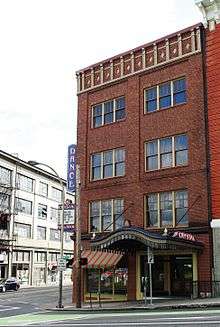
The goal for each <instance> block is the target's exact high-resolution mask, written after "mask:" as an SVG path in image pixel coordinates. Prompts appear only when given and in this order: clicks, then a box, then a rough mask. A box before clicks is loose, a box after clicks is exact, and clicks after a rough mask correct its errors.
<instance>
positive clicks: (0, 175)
mask: <svg viewBox="0 0 220 327" xmlns="http://www.w3.org/2000/svg"><path fill="white" fill-rule="evenodd" d="M0 184H3V185H7V186H9V185H11V170H9V169H7V168H4V167H0Z"/></svg>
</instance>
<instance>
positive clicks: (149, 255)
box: [147, 247, 154, 264]
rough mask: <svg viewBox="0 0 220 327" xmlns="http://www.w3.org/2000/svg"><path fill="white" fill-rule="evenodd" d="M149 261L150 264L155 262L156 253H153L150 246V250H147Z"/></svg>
mask: <svg viewBox="0 0 220 327" xmlns="http://www.w3.org/2000/svg"><path fill="white" fill-rule="evenodd" d="M147 262H148V263H149V264H151V263H154V254H153V252H152V250H151V248H149V247H148V251H147Z"/></svg>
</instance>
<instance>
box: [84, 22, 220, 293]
mask: <svg viewBox="0 0 220 327" xmlns="http://www.w3.org/2000/svg"><path fill="white" fill-rule="evenodd" d="M198 28H199V29H201V27H200V26H198V27H197V31H198ZM217 32H218V33H219V36H220V30H218V31H217ZM184 33H186V35H188V34H190V33H191V29H189V30H188V31H187V30H186V31H185V32H184ZM187 33H188V34H187ZM180 34H181V32H180V33H177V34H176V35H180ZM173 37H174V39H175V36H173ZM167 38H168V39H170V37H167ZM167 38H166V39H167ZM166 39H165V38H164V40H160V42H162V43H163V42H165V40H166ZM160 42H159V43H160ZM196 42H197V43H198V40H197V41H196ZM209 43H210V47H211V36H210V41H209ZM163 44H164V43H163ZM197 46H198V44H197ZM137 51H138V50H137ZM210 51H211V49H210ZM216 56H217V52H216ZM172 59H173V58H172ZM219 65H220V61H219ZM212 71H213V70H212V69H211V68H210V71H209V74H212ZM203 73H204V67H203V53H202V52H200V51H198V52H195V53H193V54H192V55H190V56H186V57H184V56H182V57H180V58H177V60H173V61H171V62H168V63H164V65H159V66H158V67H154V68H152V69H148V70H146V71H143V72H140V73H138V74H137V73H136V74H133V75H132V74H131V76H128V77H125V78H123V79H120V80H118V81H113V82H112V83H108V84H107V85H105V84H104V83H103V85H100V87H99V88H97V87H95V88H94V89H91V90H88V91H84V92H79V94H78V163H79V164H80V175H81V187H82V189H81V217H82V220H81V223H82V232H83V233H88V232H89V202H90V201H94V200H104V199H113V198H118V197H120V198H123V199H124V206H125V208H128V207H129V210H127V212H126V214H125V218H126V219H129V220H130V221H131V224H132V226H139V227H143V228H147V226H146V217H145V201H144V197H145V195H147V194H149V193H154V192H164V191H175V190H181V189H187V190H188V197H189V208H190V210H189V224H188V227H185V228H182V230H184V231H186V232H190V233H192V234H194V236H195V237H196V239H197V240H198V241H202V242H203V243H204V251H203V252H202V253H201V254H199V255H198V279H199V281H210V279H211V265H212V260H211V258H212V253H211V247H210V232H209V210H208V191H207V189H208V188H207V159H206V157H207V156H206V122H205V111H204V93H205V89H204V80H203ZM180 77H185V79H186V90H187V91H186V92H187V102H186V103H185V104H181V105H176V106H174V107H171V108H168V109H165V110H159V111H157V112H152V113H147V114H145V113H144V90H145V89H146V88H149V87H153V86H155V85H158V84H161V83H163V82H166V81H170V80H174V79H177V78H180ZM219 78H220V77H219V76H216V77H214V76H213V81H210V84H209V87H212V83H215V82H216V81H217V79H219ZM219 85H220V80H219ZM81 91H82V90H81ZM216 92H217V93H216V95H217V94H218V93H219V88H218V89H217V88H216ZM119 96H125V101H126V117H125V119H124V120H123V121H120V122H116V123H112V124H109V125H106V126H101V127H98V128H92V127H91V120H92V117H91V115H92V105H94V104H98V103H100V102H104V101H107V100H111V99H114V98H117V97H119ZM219 96H220V93H219ZM214 103H215V101H214V99H213V107H214ZM213 110H215V108H214V109H213ZM216 114H217V113H216ZM212 124H214V123H212ZM181 133H185V134H187V135H188V140H189V159H188V165H187V166H184V167H174V168H167V169H160V170H157V171H153V172H146V171H145V151H144V142H146V141H150V140H153V139H159V138H163V137H166V136H174V135H177V134H181ZM216 133H219V132H218V131H217V130H216ZM215 135H217V134H215ZM215 135H213V138H212V140H211V142H214V141H215V137H216V136H215ZM117 147H124V148H125V149H126V160H125V162H126V168H125V176H123V177H115V178H109V179H106V180H99V181H90V156H91V154H92V153H95V152H101V151H105V150H110V149H114V148H117ZM219 153H220V151H219ZM219 159H220V158H219ZM216 160H218V153H217V152H216ZM215 210H216V214H217V215H218V216H219V217H220V212H219V211H220V204H219V206H218V207H216V209H215ZM217 210H219V211H217ZM218 212H219V213H218ZM180 229H181V228H180ZM154 230H155V229H154ZM157 231H158V232H162V229H161V230H157ZM130 261H131V259H130ZM130 261H129V262H130ZM133 261H134V260H133ZM129 265H130V267H133V269H130V272H129V281H130V283H129V285H130V286H129V289H128V299H135V285H136V280H135V274H136V272H135V269H136V268H135V264H134V262H133V264H129ZM131 285H132V286H131Z"/></svg>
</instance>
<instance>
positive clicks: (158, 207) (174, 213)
mask: <svg viewBox="0 0 220 327" xmlns="http://www.w3.org/2000/svg"><path fill="white" fill-rule="evenodd" d="M183 191H185V192H187V200H188V208H187V210H188V209H189V192H188V190H187V189H181V190H176V191H164V192H155V193H149V194H147V195H145V227H147V228H151V229H155V228H165V227H171V228H175V227H182V226H188V224H187V225H186V224H180V225H178V224H176V210H175V209H176V207H175V195H176V193H178V192H183ZM164 193H171V196H172V218H173V219H172V222H173V224H172V225H162V224H161V213H160V211H161V210H160V196H161V194H164ZM153 194H156V195H157V216H158V224H157V225H156V226H150V225H149V222H148V221H147V212H148V202H147V201H148V197H149V196H150V195H153Z"/></svg>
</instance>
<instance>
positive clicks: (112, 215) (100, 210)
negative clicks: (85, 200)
mask: <svg viewBox="0 0 220 327" xmlns="http://www.w3.org/2000/svg"><path fill="white" fill-rule="evenodd" d="M116 200H121V201H123V211H124V199H123V198H115V199H103V200H97V201H96V200H94V201H91V202H90V203H89V228H88V230H89V233H92V232H93V231H92V230H91V228H90V225H91V224H90V218H91V208H92V203H94V202H98V203H99V229H98V230H97V231H96V232H97V233H100V232H105V233H109V232H111V231H114V230H115V222H114V215H115V211H114V201H116ZM104 201H111V208H112V210H111V224H112V225H111V226H110V227H111V229H108V230H105V231H103V230H102V202H104ZM123 211H122V212H123Z"/></svg>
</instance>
